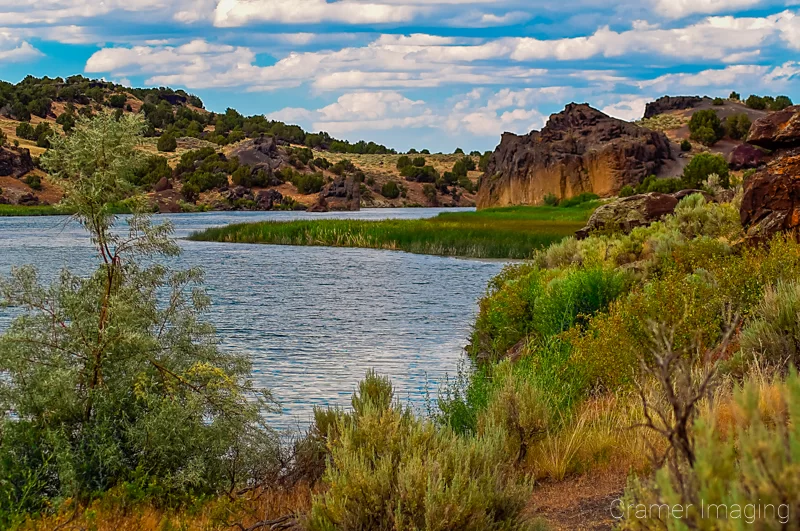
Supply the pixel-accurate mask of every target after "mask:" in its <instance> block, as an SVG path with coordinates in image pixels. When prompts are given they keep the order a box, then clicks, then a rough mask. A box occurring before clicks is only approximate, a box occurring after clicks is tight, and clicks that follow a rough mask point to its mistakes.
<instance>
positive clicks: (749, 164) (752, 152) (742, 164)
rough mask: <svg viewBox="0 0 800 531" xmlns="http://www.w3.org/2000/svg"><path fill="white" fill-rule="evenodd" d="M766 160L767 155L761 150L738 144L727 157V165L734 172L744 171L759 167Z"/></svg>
mask: <svg viewBox="0 0 800 531" xmlns="http://www.w3.org/2000/svg"><path fill="white" fill-rule="evenodd" d="M766 158H767V154H766V153H765V152H764V150H763V149H760V148H757V147H756V146H751V145H750V144H740V145H738V146H736V148H735V149H734V150H733V151H731V154H730V155H728V164H729V165H730V167H731V168H733V169H734V170H746V169H749V168H757V167H759V166H761V165H762V164H763V163H764V161H765V160H766Z"/></svg>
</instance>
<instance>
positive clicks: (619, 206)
mask: <svg viewBox="0 0 800 531" xmlns="http://www.w3.org/2000/svg"><path fill="white" fill-rule="evenodd" d="M679 193H680V192H679ZM678 202H679V199H678V197H676V196H675V195H673V194H660V193H658V192H651V193H649V194H639V195H632V196H630V197H623V198H621V199H617V200H616V201H613V202H611V203H606V204H605V205H601V206H600V207H598V208H597V210H595V211H594V213H593V214H592V217H590V218H589V221H588V222H587V223H586V226H585V227H584V228H582V229H581V230H579V231H578V232H576V233H575V236H576V237H578V238H585V237H587V236H588V235H589V234H590V233H591V232H593V231H595V230H602V229H604V228H613V229H615V230H621V231H624V232H630V231H631V230H633V229H635V228H636V227H642V226H645V225H649V224H651V223H653V222H654V221H658V220H659V219H661V218H663V217H664V216H666V215H667V214H672V212H673V211H674V210H675V207H676V206H678Z"/></svg>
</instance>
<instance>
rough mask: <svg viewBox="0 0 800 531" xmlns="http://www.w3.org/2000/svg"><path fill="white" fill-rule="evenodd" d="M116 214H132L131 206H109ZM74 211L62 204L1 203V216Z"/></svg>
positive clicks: (49, 214) (39, 214) (56, 214)
mask: <svg viewBox="0 0 800 531" xmlns="http://www.w3.org/2000/svg"><path fill="white" fill-rule="evenodd" d="M109 208H110V210H111V212H112V213H114V214H130V213H131V209H130V207H128V206H126V205H125V204H117V205H113V206H111V207H109ZM72 214H74V212H73V211H71V210H69V209H68V208H64V207H61V206H60V205H40V206H22V205H0V217H4V216H5V217H12V216H71V215H72Z"/></svg>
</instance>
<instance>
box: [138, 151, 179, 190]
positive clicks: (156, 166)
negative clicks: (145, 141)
mask: <svg viewBox="0 0 800 531" xmlns="http://www.w3.org/2000/svg"><path fill="white" fill-rule="evenodd" d="M170 177H172V168H170V166H169V161H167V159H166V158H165V157H162V156H160V155H151V156H149V157H147V158H146V159H145V160H144V161H143V162H142V163H141V164H139V166H137V167H136V168H134V169H133V171H132V172H131V175H130V176H129V177H128V180H129V181H130V182H131V183H132V184H134V185H136V186H152V185H154V184H156V183H157V182H158V181H160V180H161V179H162V178H165V179H169V178H170Z"/></svg>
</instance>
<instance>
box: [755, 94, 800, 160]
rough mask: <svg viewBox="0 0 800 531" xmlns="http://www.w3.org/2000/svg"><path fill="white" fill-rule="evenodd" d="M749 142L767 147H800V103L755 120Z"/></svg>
mask: <svg viewBox="0 0 800 531" xmlns="http://www.w3.org/2000/svg"><path fill="white" fill-rule="evenodd" d="M747 142H748V143H749V144H753V145H754V146H759V147H763V148H766V149H785V148H794V147H800V105H793V106H792V107H786V108H785V109H784V110H782V111H777V112H774V113H771V114H768V115H766V116H764V117H763V118H760V119H758V120H756V121H755V122H753V125H751V126H750V133H749V134H748V136H747Z"/></svg>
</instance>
